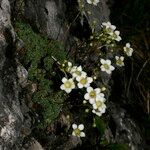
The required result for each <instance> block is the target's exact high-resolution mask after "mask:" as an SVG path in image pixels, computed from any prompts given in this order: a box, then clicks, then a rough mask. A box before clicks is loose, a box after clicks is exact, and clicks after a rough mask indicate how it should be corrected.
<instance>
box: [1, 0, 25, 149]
mask: <svg viewBox="0 0 150 150" xmlns="http://www.w3.org/2000/svg"><path fill="white" fill-rule="evenodd" d="M14 41H15V32H14V30H13V27H12V25H11V21H10V5H9V1H8V0H2V1H0V149H1V150H3V149H6V150H9V149H10V148H11V147H12V146H13V145H14V144H15V143H17V142H18V141H19V139H18V137H19V133H20V128H21V125H22V122H23V115H22V112H21V110H20V103H19V99H18V96H19V95H18V93H19V89H18V83H17V76H16V64H15V57H14V45H13V44H14Z"/></svg>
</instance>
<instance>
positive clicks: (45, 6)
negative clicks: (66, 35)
mask: <svg viewBox="0 0 150 150" xmlns="http://www.w3.org/2000/svg"><path fill="white" fill-rule="evenodd" d="M25 17H26V18H27V19H29V20H30V21H31V22H32V23H34V24H35V26H36V27H37V28H38V30H39V31H40V32H41V33H43V34H45V35H47V36H48V37H49V38H51V39H58V40H61V39H62V38H63V23H64V21H63V20H64V4H63V2H62V0H58V1H54V0H38V1H34V0H27V1H25Z"/></svg>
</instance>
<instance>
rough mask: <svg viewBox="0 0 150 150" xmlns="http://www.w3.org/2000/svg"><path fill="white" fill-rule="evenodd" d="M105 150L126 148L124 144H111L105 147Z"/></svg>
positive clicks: (126, 149)
mask: <svg viewBox="0 0 150 150" xmlns="http://www.w3.org/2000/svg"><path fill="white" fill-rule="evenodd" d="M107 150H128V147H127V145H125V144H111V145H109V146H107Z"/></svg>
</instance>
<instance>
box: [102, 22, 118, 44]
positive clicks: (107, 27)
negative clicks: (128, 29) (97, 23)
mask: <svg viewBox="0 0 150 150" xmlns="http://www.w3.org/2000/svg"><path fill="white" fill-rule="evenodd" d="M101 27H102V30H103V34H102V36H104V37H105V36H106V37H107V40H110V41H112V40H115V41H117V42H119V41H121V37H120V32H119V31H118V30H116V26H114V25H112V24H111V23H110V22H103V23H102V26H101Z"/></svg>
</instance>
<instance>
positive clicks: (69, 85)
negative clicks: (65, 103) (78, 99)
mask: <svg viewBox="0 0 150 150" xmlns="http://www.w3.org/2000/svg"><path fill="white" fill-rule="evenodd" d="M62 82H63V84H62V85H61V86H60V88H61V89H62V90H64V91H66V92H67V93H70V92H71V91H72V89H74V88H75V84H74V82H73V79H72V78H70V79H67V78H65V77H64V78H62Z"/></svg>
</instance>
